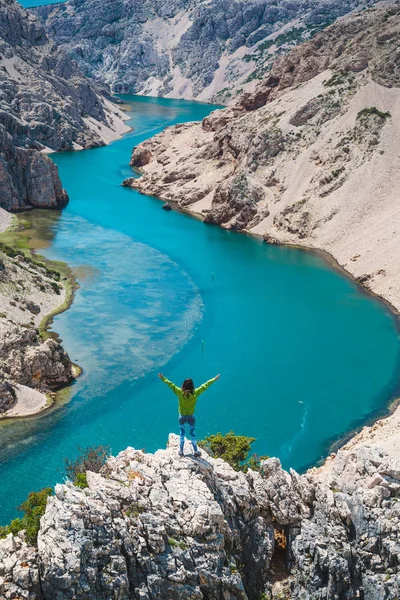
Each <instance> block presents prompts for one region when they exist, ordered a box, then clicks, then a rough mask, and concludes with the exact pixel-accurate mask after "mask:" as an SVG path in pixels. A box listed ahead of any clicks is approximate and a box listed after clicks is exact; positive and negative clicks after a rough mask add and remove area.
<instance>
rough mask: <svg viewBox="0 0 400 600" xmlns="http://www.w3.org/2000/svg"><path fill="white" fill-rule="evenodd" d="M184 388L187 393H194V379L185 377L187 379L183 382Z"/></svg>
mask: <svg viewBox="0 0 400 600" xmlns="http://www.w3.org/2000/svg"><path fill="white" fill-rule="evenodd" d="M182 390H183V391H184V392H185V395H187V394H193V393H194V384H193V379H185V381H184V382H183V383H182Z"/></svg>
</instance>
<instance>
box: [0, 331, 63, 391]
mask: <svg viewBox="0 0 400 600" xmlns="http://www.w3.org/2000/svg"><path fill="white" fill-rule="evenodd" d="M0 360H1V366H0V373H3V375H4V376H5V377H7V378H9V379H12V380H14V381H17V382H18V383H20V384H22V385H26V386H29V387H34V388H43V389H46V388H47V389H57V388H59V387H62V386H64V385H66V384H68V383H69V382H71V381H72V379H73V378H74V377H73V373H72V363H71V361H70V360H69V357H68V355H67V354H66V352H65V351H64V350H63V348H62V346H61V345H60V344H59V343H58V342H56V341H55V340H53V339H47V340H46V341H45V342H41V341H40V338H39V336H38V333H37V331H36V330H35V329H27V328H25V329H22V328H19V327H14V328H13V329H11V330H9V331H7V332H6V333H5V334H4V336H3V338H2V342H1V344H0Z"/></svg>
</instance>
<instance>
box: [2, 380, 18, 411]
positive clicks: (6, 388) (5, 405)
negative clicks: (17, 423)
mask: <svg viewBox="0 0 400 600" xmlns="http://www.w3.org/2000/svg"><path fill="white" fill-rule="evenodd" d="M15 398H16V394H15V390H14V388H13V387H12V385H11V384H10V383H9V382H8V381H3V382H2V383H0V413H5V412H7V411H8V410H9V409H10V408H12V407H13V406H14V404H15Z"/></svg>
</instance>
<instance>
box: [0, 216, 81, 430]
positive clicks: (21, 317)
mask: <svg viewBox="0 0 400 600" xmlns="http://www.w3.org/2000/svg"><path fill="white" fill-rule="evenodd" d="M45 212H46V211H45ZM47 212H49V214H51V215H52V217H51V218H53V214H54V213H51V212H50V211H47ZM0 218H1V227H2V230H3V231H2V233H0V258H1V266H2V267H1V272H0V276H1V282H2V285H1V291H0V356H1V357H2V359H3V361H2V366H1V368H0V378H1V380H2V381H3V382H6V384H5V385H6V386H7V387H6V389H5V390H4V391H3V396H2V399H1V411H0V419H15V418H21V417H27V416H32V415H36V414H39V413H42V412H43V411H45V410H47V409H48V408H50V406H52V405H53V404H54V402H55V400H56V394H55V392H54V391H52V390H58V389H61V388H63V387H65V386H66V385H69V384H70V383H71V382H72V381H73V380H74V379H76V377H78V376H79V374H80V368H79V367H78V366H77V365H74V364H73V363H72V362H71V361H70V360H69V358H68V355H67V354H66V353H65V351H64V350H63V348H62V346H61V341H60V340H58V339H57V336H56V334H54V333H52V332H49V327H50V324H51V322H52V318H53V317H54V316H55V315H56V314H60V313H61V312H63V311H64V310H66V309H67V308H68V307H69V306H70V305H71V303H72V301H73V297H74V293H75V290H76V288H77V282H76V280H75V277H74V275H73V273H72V271H71V269H70V268H69V267H68V266H67V265H66V264H65V263H58V262H55V261H48V260H47V259H45V258H44V257H42V256H40V255H38V254H36V252H35V250H36V247H37V246H38V245H39V246H40V245H42V247H43V239H41V240H38V239H37V237H36V236H35V232H34V230H32V228H31V221H30V220H29V218H30V213H25V214H20V215H18V216H17V215H10V214H9V213H6V212H5V211H2V212H1V214H0Z"/></svg>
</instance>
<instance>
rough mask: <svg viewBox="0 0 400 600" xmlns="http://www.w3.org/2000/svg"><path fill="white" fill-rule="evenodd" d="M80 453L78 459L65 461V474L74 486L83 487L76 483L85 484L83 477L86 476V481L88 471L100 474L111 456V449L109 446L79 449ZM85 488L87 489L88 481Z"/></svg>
mask: <svg viewBox="0 0 400 600" xmlns="http://www.w3.org/2000/svg"><path fill="white" fill-rule="evenodd" d="M78 451H79V455H78V457H77V458H75V459H73V460H71V459H69V458H66V459H65V473H66V475H67V477H68V479H70V480H71V481H73V482H74V485H78V487H82V485H79V483H76V482H80V483H81V484H83V483H84V480H83V478H82V475H84V476H85V481H86V471H93V472H94V473H99V472H100V470H101V469H102V467H103V466H104V464H105V462H106V460H107V458H108V457H109V455H110V448H109V446H92V447H90V448H81V447H79V448H78ZM84 487H87V481H86V486H84Z"/></svg>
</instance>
